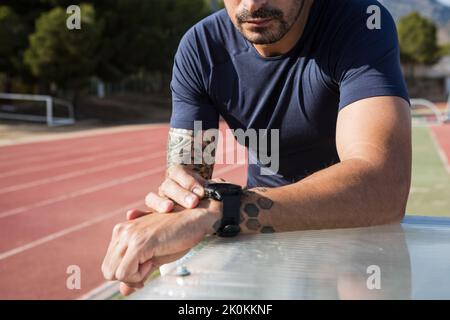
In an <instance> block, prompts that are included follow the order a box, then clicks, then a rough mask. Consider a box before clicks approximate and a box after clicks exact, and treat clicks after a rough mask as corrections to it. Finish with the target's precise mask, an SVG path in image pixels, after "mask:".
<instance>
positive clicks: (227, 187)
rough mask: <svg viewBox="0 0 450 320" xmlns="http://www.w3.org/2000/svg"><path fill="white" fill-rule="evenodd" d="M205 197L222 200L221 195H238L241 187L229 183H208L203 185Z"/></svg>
mask: <svg viewBox="0 0 450 320" xmlns="http://www.w3.org/2000/svg"><path fill="white" fill-rule="evenodd" d="M205 193H206V194H205V195H206V197H209V198H212V199H215V200H219V201H222V196H223V195H239V194H241V193H242V187H241V186H239V185H236V184H231V183H210V184H207V185H206V186H205Z"/></svg>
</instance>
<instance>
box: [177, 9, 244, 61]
mask: <svg viewBox="0 0 450 320" xmlns="http://www.w3.org/2000/svg"><path fill="white" fill-rule="evenodd" d="M241 38H242V37H241V35H240V34H239V32H238V31H237V30H236V28H235V27H234V25H233V23H232V22H231V19H230V18H229V16H228V13H227V11H226V10H225V9H222V10H219V11H217V12H215V13H213V14H211V15H209V16H207V17H206V18H204V19H202V20H201V21H199V22H198V23H196V24H195V25H194V26H192V27H191V28H190V29H189V30H188V31H187V32H186V33H185V34H184V36H183V37H182V39H181V41H180V44H179V48H178V51H179V53H181V54H182V53H185V54H195V55H196V56H200V57H201V58H204V59H206V60H208V61H209V62H210V63H212V64H214V63H215V62H217V61H220V60H223V59H229V55H230V52H233V51H235V50H236V49H237V48H238V47H242V39H241Z"/></svg>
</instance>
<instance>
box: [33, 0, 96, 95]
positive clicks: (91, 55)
mask: <svg viewBox="0 0 450 320" xmlns="http://www.w3.org/2000/svg"><path fill="white" fill-rule="evenodd" d="M81 12H82V14H81V26H82V27H81V29H80V30H69V29H68V28H67V27H66V20H67V18H68V14H67V13H66V11H65V10H64V9H63V8H61V7H56V8H54V9H52V10H50V11H49V12H47V13H44V14H42V15H41V16H40V17H39V19H38V20H37V21H36V30H35V32H34V33H33V34H31V35H30V37H29V41H30V46H29V48H28V49H27V50H26V52H25V62H26V64H27V65H28V66H29V67H30V69H31V72H32V73H33V75H35V76H36V77H37V78H39V79H40V80H41V81H44V82H45V83H47V84H54V85H56V86H57V87H58V88H62V89H74V91H77V90H79V89H80V88H81V87H82V86H83V84H84V83H85V81H86V80H88V79H89V77H91V76H92V75H94V72H95V68H96V66H97V63H98V58H97V48H98V43H99V41H100V38H101V34H102V28H103V23H102V22H101V21H96V17H95V10H94V7H93V6H92V5H90V4H82V5H81Z"/></svg>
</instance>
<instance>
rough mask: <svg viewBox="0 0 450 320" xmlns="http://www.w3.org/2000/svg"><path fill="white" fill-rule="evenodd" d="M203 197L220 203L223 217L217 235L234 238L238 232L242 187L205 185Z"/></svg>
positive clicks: (224, 184) (221, 184) (225, 184)
mask: <svg viewBox="0 0 450 320" xmlns="http://www.w3.org/2000/svg"><path fill="white" fill-rule="evenodd" d="M204 189H205V197H206V198H210V199H213V200H217V201H221V202H222V207H223V216H222V220H221V223H220V227H219V229H218V230H217V235H218V236H220V237H234V236H236V235H237V234H238V233H239V232H240V231H241V228H240V227H239V222H240V207H241V196H242V187H241V186H240V185H236V184H231V183H207V184H206V186H205V188H204Z"/></svg>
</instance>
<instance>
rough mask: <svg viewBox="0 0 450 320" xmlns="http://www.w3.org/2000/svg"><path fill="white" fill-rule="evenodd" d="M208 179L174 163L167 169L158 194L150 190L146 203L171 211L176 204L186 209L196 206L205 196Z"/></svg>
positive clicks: (156, 209)
mask: <svg viewBox="0 0 450 320" xmlns="http://www.w3.org/2000/svg"><path fill="white" fill-rule="evenodd" d="M205 183H206V180H205V179H204V178H203V177H201V176H200V175H199V174H198V173H196V172H195V171H193V170H192V169H190V168H189V166H184V165H172V166H170V167H169V168H168V169H167V174H166V179H165V180H164V182H163V183H162V184H161V186H160V187H159V189H158V194H156V193H154V192H150V193H149V194H148V195H147V196H146V197H145V203H146V205H147V206H148V207H149V208H150V209H152V210H155V211H157V212H160V213H164V212H171V211H172V210H173V209H174V208H175V206H176V205H180V206H181V207H183V208H186V209H192V208H195V207H196V206H197V205H198V204H199V202H200V199H201V198H203V196H204V189H203V186H204V185H205Z"/></svg>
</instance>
